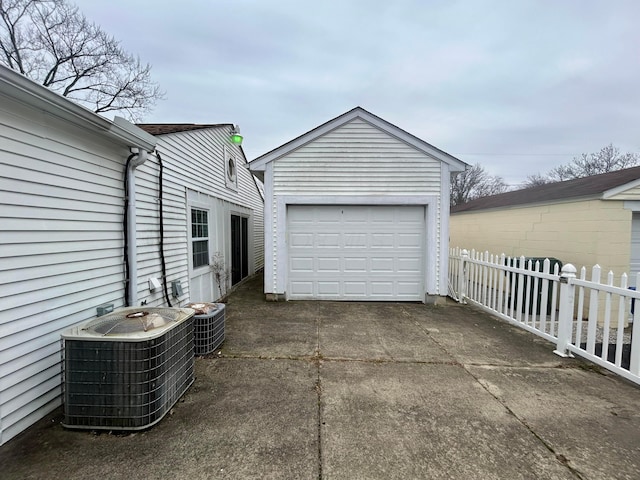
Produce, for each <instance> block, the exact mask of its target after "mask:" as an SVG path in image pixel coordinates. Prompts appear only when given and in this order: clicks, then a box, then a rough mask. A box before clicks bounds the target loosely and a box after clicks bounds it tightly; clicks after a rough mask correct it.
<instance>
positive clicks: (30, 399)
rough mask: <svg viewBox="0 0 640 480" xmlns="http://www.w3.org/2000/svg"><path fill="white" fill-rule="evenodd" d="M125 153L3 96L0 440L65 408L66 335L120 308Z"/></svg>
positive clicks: (0, 134)
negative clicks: (110, 307) (102, 308)
mask: <svg viewBox="0 0 640 480" xmlns="http://www.w3.org/2000/svg"><path fill="white" fill-rule="evenodd" d="M128 154H129V152H128V150H127V149H126V148H125V147H117V146H114V145H113V144H110V143H107V141H106V140H104V138H101V137H98V136H97V135H95V134H92V133H90V132H89V131H83V130H82V129H79V128H77V127H72V126H68V125H67V124H66V123H65V122H63V121H60V120H58V119H54V118H52V117H51V116H49V115H47V114H46V113H44V112H42V111H40V110H37V109H32V108H30V107H26V106H24V105H22V104H18V103H16V102H14V101H12V100H9V99H8V98H7V97H4V96H2V97H0V443H5V442H6V441H8V440H9V439H10V438H12V437H13V436H15V435H16V434H17V433H19V432H20V431H22V430H24V429H25V428H26V427H27V426H29V425H30V424H32V423H34V422H35V421H37V420H38V419H40V418H42V417H43V416H44V415H46V414H47V413H49V412H50V411H52V410H53V409H55V408H56V407H57V406H59V405H60V393H61V353H60V347H61V342H60V332H61V331H62V330H64V329H65V328H67V327H69V326H72V325H74V324H77V323H79V322H82V321H86V320H89V319H91V318H94V317H95V315H96V306H98V305H100V304H102V303H106V302H109V303H113V304H114V305H115V306H116V307H120V306H122V305H123V285H124V272H123V260H122V246H123V235H122V211H123V198H124V190H123V172H124V162H125V160H126V158H127V156H128Z"/></svg>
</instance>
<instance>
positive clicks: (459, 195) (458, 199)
mask: <svg viewBox="0 0 640 480" xmlns="http://www.w3.org/2000/svg"><path fill="white" fill-rule="evenodd" d="M508 189H509V186H508V185H507V184H506V183H505V181H504V180H503V179H502V177H499V176H495V175H490V174H488V173H487V172H486V171H485V170H484V168H482V167H481V166H480V164H479V163H476V164H475V165H474V166H473V167H471V168H469V169H468V170H465V171H464V172H460V173H458V174H455V175H453V176H452V178H451V205H459V204H461V203H466V202H468V201H470V200H475V199H476V198H480V197H487V196H489V195H496V194H498V193H504V192H506V191H507V190H508Z"/></svg>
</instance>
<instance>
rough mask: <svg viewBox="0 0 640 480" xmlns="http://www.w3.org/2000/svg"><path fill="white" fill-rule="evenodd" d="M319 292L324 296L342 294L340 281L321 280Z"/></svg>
mask: <svg viewBox="0 0 640 480" xmlns="http://www.w3.org/2000/svg"><path fill="white" fill-rule="evenodd" d="M317 285H318V294H319V295H322V296H333V297H338V296H339V295H340V282H337V281H335V280H334V281H319V282H318V283H317Z"/></svg>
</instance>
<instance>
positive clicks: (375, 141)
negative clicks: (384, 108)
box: [265, 118, 449, 299]
mask: <svg viewBox="0 0 640 480" xmlns="http://www.w3.org/2000/svg"><path fill="white" fill-rule="evenodd" d="M270 170H271V171H272V173H271V172H270ZM448 175H449V170H448V166H447V165H443V162H442V161H441V160H439V159H436V158H434V157H432V156H430V155H428V154H426V153H424V152H423V151H421V150H419V149H417V148H415V147H414V146H412V145H410V144H408V143H406V142H404V141H402V140H400V139H399V138H397V137H395V136H393V135H392V134H390V133H388V132H387V131H385V130H383V129H382V128H379V127H378V126H376V125H373V124H371V123H369V122H367V121H365V120H363V119H361V118H355V119H353V120H351V121H349V122H347V123H345V124H343V125H341V126H339V127H338V128H335V129H334V130H331V131H329V132H327V133H325V134H323V135H321V136H319V137H316V138H315V139H313V140H312V141H310V142H309V143H307V144H305V145H302V146H300V147H299V148H297V149H294V150H292V151H291V152H289V153H287V154H286V155H284V156H282V157H279V158H277V159H276V160H274V161H272V162H270V163H269V164H268V165H267V168H266V171H265V179H266V182H267V184H266V185H265V192H266V194H267V195H268V196H269V195H271V197H270V198H267V202H269V208H268V209H266V210H267V214H268V215H271V219H270V220H271V221H270V224H271V225H272V232H267V235H272V238H271V239H270V241H269V242H267V245H268V248H269V249H270V252H269V257H270V259H271V264H272V265H267V266H266V267H265V288H266V289H267V290H266V291H267V292H275V293H285V292H284V290H285V289H286V288H287V286H288V281H287V280H286V279H285V278H283V277H284V276H285V271H286V270H287V268H284V269H283V267H282V266H281V265H280V262H282V261H283V258H282V257H283V255H286V251H287V248H288V246H287V245H286V239H285V235H284V232H280V231H279V230H278V229H280V228H283V227H284V225H282V221H281V218H282V217H286V214H285V213H283V212H282V205H281V203H282V199H284V198H295V199H299V198H301V197H314V198H318V199H320V201H318V202H316V203H318V204H324V203H336V199H338V200H337V202H339V203H342V200H341V199H343V198H344V204H349V198H354V197H358V198H359V200H358V202H355V203H353V204H358V205H366V204H367V203H372V204H374V203H375V204H379V203H384V201H383V202H380V199H389V198H391V197H394V198H395V199H396V200H394V201H397V203H398V204H400V205H402V204H407V205H408V204H414V205H415V204H416V202H415V201H414V200H415V199H416V198H428V211H429V218H430V222H431V223H429V235H430V240H429V242H428V243H427V248H428V250H427V255H428V258H433V259H434V260H433V261H432V262H430V270H429V272H427V275H428V276H430V277H431V280H429V281H425V282H424V284H423V285H424V288H425V292H423V293H428V294H430V295H439V294H440V292H441V291H442V289H443V288H442V285H441V283H442V281H441V277H442V272H443V270H442V265H441V263H440V261H439V260H438V259H440V258H441V256H442V239H441V235H442V232H443V230H442V219H441V215H442V213H443V208H442V205H441V202H442V200H441V198H442V195H443V191H444V189H443V183H442V182H443V178H444V177H448ZM269 178H271V180H269ZM447 194H448V192H447ZM367 198H369V199H370V200H367ZM323 199H324V200H323ZM287 201H288V200H287ZM445 201H448V198H447V199H445ZM292 203H296V201H295V200H293V201H292ZM423 208H427V203H424V204H423ZM446 213H447V214H448V209H447V212H446ZM279 217H280V218H279ZM445 250H446V249H445ZM284 261H285V263H287V261H286V258H285V259H284ZM422 299H424V295H423V296H422Z"/></svg>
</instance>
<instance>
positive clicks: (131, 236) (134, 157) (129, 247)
mask: <svg viewBox="0 0 640 480" xmlns="http://www.w3.org/2000/svg"><path fill="white" fill-rule="evenodd" d="M131 152H132V154H131V156H129V158H128V160H127V166H126V172H125V189H126V191H125V195H126V197H125V204H126V211H125V216H126V221H125V225H124V228H125V232H124V234H125V235H124V237H125V259H126V265H125V267H126V271H127V272H126V279H125V281H126V289H127V291H126V292H125V306H127V307H128V306H136V305H137V304H138V261H137V255H138V246H137V242H136V233H137V229H136V174H135V170H136V168H138V167H139V166H140V165H142V164H143V163H144V162H145V161H146V160H147V158H148V153H147V151H146V150H144V149H138V148H132V149H131Z"/></svg>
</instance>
